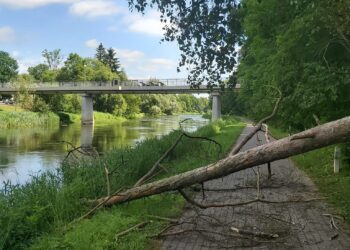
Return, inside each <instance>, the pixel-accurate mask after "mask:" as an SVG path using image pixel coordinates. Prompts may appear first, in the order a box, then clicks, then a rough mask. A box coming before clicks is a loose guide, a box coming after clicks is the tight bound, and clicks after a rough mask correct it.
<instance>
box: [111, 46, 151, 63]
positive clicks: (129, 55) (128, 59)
mask: <svg viewBox="0 0 350 250" xmlns="http://www.w3.org/2000/svg"><path fill="white" fill-rule="evenodd" d="M115 51H116V52H117V57H118V58H120V59H121V61H122V63H123V64H124V65H128V64H130V63H133V62H136V61H140V60H141V59H143V58H144V56H145V55H144V53H143V52H141V51H139V50H129V49H115Z"/></svg>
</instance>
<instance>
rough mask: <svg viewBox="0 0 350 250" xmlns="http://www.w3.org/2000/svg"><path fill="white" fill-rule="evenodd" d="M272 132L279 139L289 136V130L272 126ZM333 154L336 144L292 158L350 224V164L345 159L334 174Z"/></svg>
mask: <svg viewBox="0 0 350 250" xmlns="http://www.w3.org/2000/svg"><path fill="white" fill-rule="evenodd" d="M270 132H271V134H272V136H274V137H275V138H278V139H279V138H283V137H286V136H288V133H287V132H284V131H282V130H280V129H277V128H274V127H271V126H270ZM333 156H334V146H330V147H326V148H321V149H317V150H314V151H311V152H308V153H305V154H301V155H297V156H293V157H291V159H292V160H293V161H294V162H295V163H296V165H297V166H298V167H299V168H300V169H301V170H303V171H304V172H305V173H306V174H307V175H308V176H309V177H310V178H311V179H312V180H313V181H314V183H315V184H316V186H317V188H318V189H319V191H320V192H321V193H322V194H323V195H324V196H325V198H326V199H327V201H328V203H329V204H331V205H332V206H333V207H334V208H335V209H336V210H337V212H338V213H339V215H341V216H342V217H344V218H345V220H346V221H347V222H348V223H349V224H350V193H349V190H350V166H349V165H348V163H346V162H345V161H343V162H342V168H341V169H340V172H339V173H337V174H334V173H333Z"/></svg>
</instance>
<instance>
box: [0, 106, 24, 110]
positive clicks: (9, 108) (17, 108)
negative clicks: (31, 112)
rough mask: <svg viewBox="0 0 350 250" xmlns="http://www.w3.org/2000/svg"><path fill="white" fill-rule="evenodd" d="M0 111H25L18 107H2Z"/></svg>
mask: <svg viewBox="0 0 350 250" xmlns="http://www.w3.org/2000/svg"><path fill="white" fill-rule="evenodd" d="M0 111H24V109H23V108H21V107H20V106H17V105H0Z"/></svg>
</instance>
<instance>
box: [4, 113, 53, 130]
mask: <svg viewBox="0 0 350 250" xmlns="http://www.w3.org/2000/svg"><path fill="white" fill-rule="evenodd" d="M58 124H59V117H58V116H57V115H56V114H53V113H45V114H43V113H35V112H30V111H20V112H18V111H0V128H29V127H39V126H52V125H58Z"/></svg>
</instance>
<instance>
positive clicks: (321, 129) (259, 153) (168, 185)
mask: <svg viewBox="0 0 350 250" xmlns="http://www.w3.org/2000/svg"><path fill="white" fill-rule="evenodd" d="M349 140H350V117H345V118H343V119H340V120H337V121H333V122H329V123H326V124H323V125H320V126H317V127H315V128H312V129H309V130H306V131H303V132H301V133H298V134H295V135H293V136H290V137H287V138H284V139H281V140H278V141H274V142H270V143H268V144H265V145H262V146H259V147H256V148H253V149H250V150H247V151H244V152H241V153H238V154H235V155H230V156H228V157H226V158H224V159H222V160H220V161H218V162H216V163H213V164H210V165H208V166H205V167H201V168H197V169H194V170H191V171H188V172H185V173H181V174H178V175H174V176H171V177H169V178H165V179H163V180H159V181H155V182H152V183H149V184H144V185H141V186H138V187H133V188H130V189H128V190H125V191H123V192H118V193H116V194H114V195H112V196H108V197H103V198H101V199H99V200H97V203H100V204H103V205H104V206H111V205H115V204H120V203H123V202H127V201H131V200H136V199H140V198H143V197H148V196H152V195H156V194H159V193H163V192H167V191H172V190H180V189H183V188H185V187H189V186H191V185H193V184H196V183H203V182H204V181H208V180H212V179H217V178H220V177H223V176H226V175H229V174H231V173H235V172H238V171H241V170H244V169H247V168H251V167H254V166H257V165H261V164H264V163H267V162H271V161H275V160H279V159H284V158H287V157H289V156H293V155H297V154H301V153H305V152H308V151H311V150H314V149H318V148H322V147H326V146H329V145H332V144H336V143H341V142H345V141H349Z"/></svg>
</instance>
